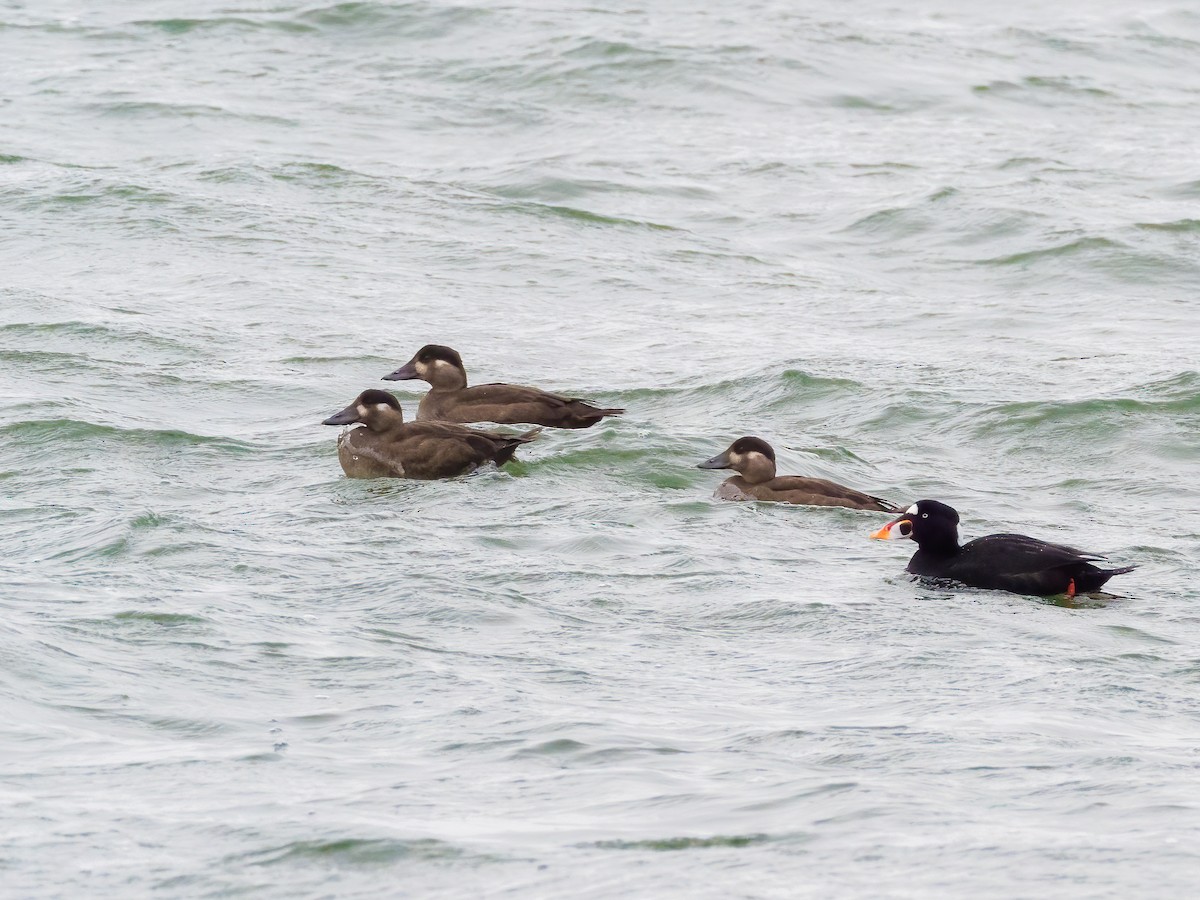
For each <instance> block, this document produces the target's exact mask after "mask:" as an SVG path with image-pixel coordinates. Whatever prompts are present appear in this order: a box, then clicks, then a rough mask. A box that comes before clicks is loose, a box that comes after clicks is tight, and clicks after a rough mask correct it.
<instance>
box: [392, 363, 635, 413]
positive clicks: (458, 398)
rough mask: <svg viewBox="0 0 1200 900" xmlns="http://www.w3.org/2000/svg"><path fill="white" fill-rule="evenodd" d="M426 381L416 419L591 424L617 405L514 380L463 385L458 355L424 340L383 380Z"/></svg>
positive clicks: (465, 373) (462, 370) (613, 411)
mask: <svg viewBox="0 0 1200 900" xmlns="http://www.w3.org/2000/svg"><path fill="white" fill-rule="evenodd" d="M414 378H419V379H421V380H422V381H427V382H429V388H430V389H429V393H428V394H426V395H425V396H424V397H422V398H421V405H420V406H419V407H417V418H418V419H437V420H440V421H443V422H499V423H501V424H505V425H515V424H517V423H529V424H532V425H545V426H547V427H549V428H591V427H592V426H593V425H595V424H596V423H597V422H599V421H600V420H601V419H603V418H604V417H605V416H619V415H620V414H621V413H623V412H625V410H623V409H599V408H597V407H595V406H592V405H590V404H588V403H585V402H584V401H582V400H577V399H575V398H572V397H562V396H560V395H558V394H549V393H547V392H546V391H542V390H538V389H537V388H532V387H521V386H520V385H516V384H477V385H475V386H474V387H467V370H466V369H465V368H463V361H462V357H461V356H459V355H458V353H457V352H456V351H454V350H451V349H450V348H449V347H443V346H441V345H440V344H426V345H425V346H424V347H422V348H421V349H420V350H418V351H417V355H416V356H414V357H413V358H412V359H410V360H409V361H408V362H406V363H405V364H404V365H403V366H401V367H400V368H399V369H397V370H396V371H395V372H393V373H392V374H391V375H384V376H383V380H384V381H411V380H412V379H414Z"/></svg>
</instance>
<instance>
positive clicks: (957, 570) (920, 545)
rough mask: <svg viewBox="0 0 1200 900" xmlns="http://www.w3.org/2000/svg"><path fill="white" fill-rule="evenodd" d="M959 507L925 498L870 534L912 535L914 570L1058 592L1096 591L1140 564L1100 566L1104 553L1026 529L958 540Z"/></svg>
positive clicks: (996, 586)
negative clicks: (1037, 535)
mask: <svg viewBox="0 0 1200 900" xmlns="http://www.w3.org/2000/svg"><path fill="white" fill-rule="evenodd" d="M958 522H959V517H958V512H957V511H956V510H954V509H953V507H950V506H947V505H946V504H945V503H941V502H939V501H937V500H921V501H919V502H917V503H914V504H913V505H912V506H910V507H909V508H908V509H907V510H906V511H905V512H904V513H903V515H901V516H899V517H897V518H896V519H894V520H892V521H891V522H889V523H888V524H887V525H884V526H883V527H882V528H880V529H879V530H878V531H876V532H875V533H874V534H872V535H871V537H873V538H878V539H881V540H892V539H895V538H905V537H906V538H909V539H911V540H914V541H916V542H917V552H916V553H914V554H913V557H912V559H910V560H909V561H908V567H907V570H908V571H909V572H911V573H912V574H913V575H921V576H924V577H927V578H937V579H948V580H951V581H957V582H960V583H962V584H965V585H969V586H971V587H978V588H989V589H993V590H1000V591H1012V592H1014V593H1018V594H1036V595H1039V596H1054V595H1057V594H1067V595H1074V594H1077V593H1079V594H1083V593H1088V592H1090V591H1097V590H1099V589H1100V588H1101V587H1103V586H1104V583H1105V582H1107V581H1108V580H1109V579H1110V578H1112V577H1113V576H1114V575H1124V574H1125V573H1127V572H1132V571H1133V570H1134V569H1135V568H1137V566H1122V567H1120V568H1116V569H1102V568H1100V567H1099V566H1097V565H1095V563H1096V562H1098V561H1100V560H1103V559H1105V557H1103V556H1101V555H1100V554H1098V553H1087V552H1085V551H1083V550H1077V549H1075V548H1074V547H1067V546H1065V545H1063V544H1051V543H1049V542H1047V541H1041V540H1038V539H1037V538H1031V537H1027V536H1025V535H1023V534H989V535H988V536H986V537H981V538H976V539H975V540H973V541H968V542H967V543H966V544H962V545H960V544H959V539H958Z"/></svg>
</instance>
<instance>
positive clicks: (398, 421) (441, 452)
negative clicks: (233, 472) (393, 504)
mask: <svg viewBox="0 0 1200 900" xmlns="http://www.w3.org/2000/svg"><path fill="white" fill-rule="evenodd" d="M358 422H361V423H362V424H363V425H364V426H365V427H363V428H353V429H349V430H347V431H344V432H342V434H340V435H339V436H338V462H340V463H341V464H342V471H344V472H345V473H346V475H348V476H349V477H350V478H418V479H424V480H430V479H434V478H453V477H454V476H455V475H465V474H466V473H467V472H473V471H475V469H477V468H479V467H480V466H482V465H484V464H485V463H489V462H494V463H495V464H496V465H498V466H502V465H504V464H505V463H506V462H509V461H510V460H511V459H512V458H513V453H514V452H516V449H517V447H519V446H520V445H521V444H526V443H528V442H529V441H532V440H533V439H534V438H535V437H536V436H537V433H538V430H539V429H534V430H533V431H528V432H526V433H525V434H521V435H506V434H496V433H495V432H492V431H477V430H476V429H474V428H466V427H464V426H462V425H454V424H452V423H450V422H407V423H406V422H405V421H404V413H403V412H402V411H401V409H400V401H399V400H397V399H396V398H395V397H393V396H392V395H391V394H389V393H388V392H387V391H377V390H370V391H363V392H362V393H361V394H359V395H358V397H357V398H355V400H354V402H353V403H351V404H350V405H349V406H347V407H346V408H345V409H343V410H342V411H341V412H340V413H338V414H337V415H335V416H330V417H329V418H328V419H326V420H325V421H324V422H322V423H321V424H322V425H353V424H355V423H358Z"/></svg>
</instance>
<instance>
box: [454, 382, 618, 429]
mask: <svg viewBox="0 0 1200 900" xmlns="http://www.w3.org/2000/svg"><path fill="white" fill-rule="evenodd" d="M439 394H440V395H439V397H438V403H437V408H438V411H439V412H440V413H441V414H442V416H443V417H444V418H446V419H447V420H450V421H454V422H499V423H501V424H506V425H515V424H518V423H528V424H531V425H545V426H547V427H550V428H588V427H590V426H592V425H595V424H596V423H597V422H599V421H600V420H601V419H603V418H604V417H605V416H616V415H620V414H621V413H623V412H624V411H625V410H623V409H601V408H599V407H596V406H592V405H591V404H590V403H587V402H586V401H584V400H580V399H579V398H577V397H564V396H562V395H560V394H552V393H549V392H548V391H543V390H539V389H538V388H533V387H523V386H522V385H517V384H478V385H475V386H474V387H467V388H463V389H462V390H459V391H454V392H453V393H452V394H451V393H448V392H439Z"/></svg>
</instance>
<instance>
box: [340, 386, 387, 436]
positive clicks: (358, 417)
mask: <svg viewBox="0 0 1200 900" xmlns="http://www.w3.org/2000/svg"><path fill="white" fill-rule="evenodd" d="M357 422H362V424H364V425H366V426H367V428H369V429H370V430H371V431H387V430H388V429H389V428H394V427H395V426H396V425H402V424H404V412H403V410H401V409H400V401H399V400H397V399H396V398H395V397H393V396H392V395H391V394H389V393H388V392H387V391H377V390H373V389H372V390H369V391H363V392H362V393H361V394H359V395H358V396H357V397H355V398H354V402H353V403H351V404H350V405H349V406H347V407H346V408H345V409H343V410H342V411H341V412H340V413H338V414H337V415H335V416H330V417H329V418H328V419H326V420H325V421H324V422H322V423H321V424H322V425H354V424H355V423H357Z"/></svg>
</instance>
